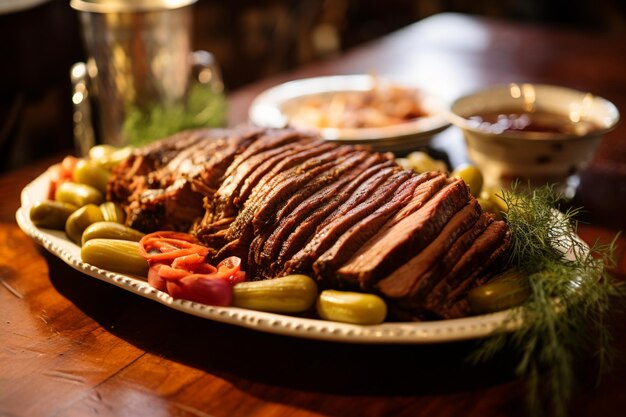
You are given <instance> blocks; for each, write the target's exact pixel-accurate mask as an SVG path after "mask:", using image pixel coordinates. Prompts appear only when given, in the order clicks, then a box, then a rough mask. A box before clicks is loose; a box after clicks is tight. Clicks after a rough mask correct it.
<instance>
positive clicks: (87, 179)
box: [74, 159, 111, 193]
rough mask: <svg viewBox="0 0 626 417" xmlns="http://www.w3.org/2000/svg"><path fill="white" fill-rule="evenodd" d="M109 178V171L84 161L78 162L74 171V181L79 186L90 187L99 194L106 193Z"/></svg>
mask: <svg viewBox="0 0 626 417" xmlns="http://www.w3.org/2000/svg"><path fill="white" fill-rule="evenodd" d="M110 176H111V173H110V172H109V171H107V170H106V169H104V168H102V167H101V166H99V165H98V164H96V163H94V162H92V161H88V160H86V159H81V160H80V161H78V163H77V164H76V168H75V169H74V181H76V182H77V183H79V184H87V185H91V186H92V187H93V188H95V189H97V190H98V191H100V192H101V193H105V192H106V190H107V184H108V183H109V177H110Z"/></svg>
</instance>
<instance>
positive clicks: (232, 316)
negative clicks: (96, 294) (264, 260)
mask: <svg viewBox="0 0 626 417" xmlns="http://www.w3.org/2000/svg"><path fill="white" fill-rule="evenodd" d="M49 181H50V176H49V173H48V172H45V173H43V174H42V175H40V176H39V177H38V178H36V179H35V180H34V181H33V182H31V183H30V184H29V185H27V186H26V187H25V188H24V189H23V190H22V194H21V207H20V208H19V209H18V210H17V213H16V219H17V223H18V225H19V226H20V228H21V229H22V230H23V231H24V232H25V233H26V234H27V235H29V236H30V237H32V238H33V239H34V240H35V241H36V242H37V243H39V244H41V245H42V246H43V247H44V248H46V249H47V250H48V251H50V252H51V253H52V254H54V255H55V256H57V257H58V258H60V259H61V260H63V261H64V262H65V263H67V264H68V265H69V266H71V267H72V268H75V269H77V270H78V271H81V272H83V273H85V274H86V275H88V276H91V277H93V278H97V279H99V280H102V281H105V282H108V283H110V284H113V285H116V286H118V287H120V288H122V289H124V290H126V291H130V292H133V293H135V294H138V295H140V296H142V297H146V298H149V299H152V300H155V301H157V302H159V303H161V304H164V305H166V306H168V307H170V308H173V309H176V310H180V311H183V312H185V313H188V314H192V315H195V316H199V317H203V318H206V319H210V320H215V321H218V322H223V323H228V324H232V325H237V326H242V327H246V328H249V329H254V330H258V331H262V332H267V333H275V334H281V335H286V336H293V337H301V338H309V339H317V340H327V341H334V342H344V343H378V344H425V343H441V342H452V341H459V340H466V339H476V338H482V337H486V336H488V335H489V334H490V333H492V332H493V331H495V330H498V329H503V328H504V327H507V328H512V327H514V326H515V324H514V323H513V322H512V321H511V320H510V318H511V312H510V311H503V312H499V313H495V314H486V315H481V316H474V317H468V318H462V319H455V320H440V321H429V322H389V323H383V324H379V325H372V326H362V325H354V324H345V323H337V322H331V321H324V320H317V319H310V318H302V317H294V316H288V315H282V314H274V313H265V312H259V311H253V310H246V309H242V308H236V307H213V306H207V305H203V304H199V303H195V302H191V301H187V300H180V299H176V300H175V299H173V298H172V297H170V296H169V295H168V294H166V293H164V292H161V291H158V290H156V289H154V288H153V287H151V286H150V285H148V283H147V282H146V281H145V280H144V279H141V278H139V277H132V276H128V275H123V274H118V273H115V272H111V271H106V270H103V269H100V268H96V267H95V266H92V265H90V264H88V263H85V262H83V261H82V260H81V257H80V248H79V247H78V246H77V245H75V244H74V243H73V242H71V241H70V240H69V239H68V238H67V237H66V235H65V233H64V232H61V231H54V230H49V229H39V228H37V227H36V226H35V225H34V224H33V223H32V222H31V220H30V217H29V212H30V209H31V207H32V206H33V204H34V203H35V202H36V201H38V200H43V199H45V196H46V195H47V192H48V185H49ZM503 326H504V327H503Z"/></svg>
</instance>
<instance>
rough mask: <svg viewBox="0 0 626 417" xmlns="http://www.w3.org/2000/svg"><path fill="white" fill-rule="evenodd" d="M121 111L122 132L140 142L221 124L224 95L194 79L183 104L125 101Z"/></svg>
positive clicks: (224, 102)
mask: <svg viewBox="0 0 626 417" xmlns="http://www.w3.org/2000/svg"><path fill="white" fill-rule="evenodd" d="M125 112H126V117H125V120H124V126H123V127H122V133H123V135H124V137H125V138H126V141H127V143H128V144H130V145H134V146H140V145H144V144H146V143H148V142H151V141H153V140H155V139H160V138H164V137H166V136H169V135H172V134H174V133H177V132H180V131H182V130H185V129H192V128H198V127H221V126H224V124H225V122H226V97H225V96H224V94H223V93H222V92H221V91H215V90H214V89H212V88H211V87H210V86H207V85H205V84H201V83H194V84H193V85H192V86H191V87H190V89H189V93H188V96H187V99H186V102H185V103H184V104H180V103H177V104H173V105H170V106H164V105H162V104H155V105H152V106H150V107H148V108H143V107H140V106H136V105H128V106H126V108H125Z"/></svg>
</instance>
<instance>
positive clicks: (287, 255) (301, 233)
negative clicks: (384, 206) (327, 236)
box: [276, 160, 398, 275]
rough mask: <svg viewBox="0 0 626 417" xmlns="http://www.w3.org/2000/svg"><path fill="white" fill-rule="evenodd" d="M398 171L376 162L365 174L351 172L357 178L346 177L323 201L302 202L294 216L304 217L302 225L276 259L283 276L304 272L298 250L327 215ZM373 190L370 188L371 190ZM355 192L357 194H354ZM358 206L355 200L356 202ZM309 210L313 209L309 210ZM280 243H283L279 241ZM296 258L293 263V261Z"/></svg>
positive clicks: (289, 238)
mask: <svg viewBox="0 0 626 417" xmlns="http://www.w3.org/2000/svg"><path fill="white" fill-rule="evenodd" d="M397 170H398V168H397V167H395V166H394V165H393V163H392V162H391V161H389V160H384V161H383V162H380V163H376V164H374V165H373V166H371V167H369V168H367V169H366V170H365V171H363V172H359V171H358V170H354V171H352V174H354V175H355V176H353V177H352V176H350V175H348V176H346V181H345V183H338V184H337V185H338V186H337V187H336V188H335V187H330V188H328V189H327V190H326V191H325V192H323V193H320V194H318V196H319V198H320V201H318V202H315V199H314V201H313V202H311V203H307V202H305V203H303V204H304V205H302V207H299V208H298V209H296V210H295V212H294V213H295V214H296V215H298V216H299V217H300V216H301V217H302V220H301V221H300V223H299V224H297V225H296V227H295V229H294V230H293V232H292V233H291V234H290V235H289V236H288V237H287V238H286V239H285V241H284V243H282V246H281V247H280V252H279V253H278V257H277V259H276V263H277V264H278V265H284V266H283V269H281V270H280V274H281V275H284V274H288V273H292V272H295V271H301V269H299V268H300V266H298V265H299V259H298V257H297V256H294V255H295V253H296V252H297V251H299V250H300V249H302V248H303V246H304V245H305V244H306V242H308V241H309V240H310V239H311V238H312V236H313V234H314V233H315V231H316V229H318V228H319V226H320V223H321V222H322V221H324V219H326V218H327V216H328V215H329V214H330V213H332V212H333V211H334V210H336V209H337V208H338V207H339V206H340V205H342V204H343V203H344V202H346V200H349V199H351V198H352V196H354V195H361V196H362V195H363V193H360V192H359V190H361V189H364V190H365V189H366V188H367V184H373V183H377V182H382V181H384V180H385V179H386V178H388V177H389V176H391V175H392V174H393V172H396V171H397ZM371 190H372V189H371V188H370V189H369V191H371ZM353 193H354V194H353ZM312 204H314V205H312ZM354 204H355V205H356V201H355V203H354ZM309 208H310V210H309ZM278 243H280V242H278ZM292 257H293V259H292V260H290V259H291V258H292Z"/></svg>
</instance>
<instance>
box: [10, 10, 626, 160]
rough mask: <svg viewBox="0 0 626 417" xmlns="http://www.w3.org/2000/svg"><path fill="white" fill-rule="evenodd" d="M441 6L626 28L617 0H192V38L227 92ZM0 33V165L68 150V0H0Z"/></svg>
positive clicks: (582, 26) (80, 50)
mask: <svg viewBox="0 0 626 417" xmlns="http://www.w3.org/2000/svg"><path fill="white" fill-rule="evenodd" d="M441 12H460V13H468V14H473V15H482V16H487V17H493V18H499V19H508V20H513V21H519V22H528V23H531V24H543V25H552V26H559V27H565V28H570V29H572V30H577V31H588V32H590V33H591V32H596V33H598V32H601V33H608V34H618V33H620V34H623V33H624V32H626V2H624V1H623V0H549V1H548V0H386V1H380V0H298V1H296V0H229V1H220V0H199V1H198V2H197V3H196V4H195V5H194V32H193V35H194V38H193V42H194V48H195V49H204V50H208V51H211V52H212V53H213V54H214V55H215V57H216V58H217V61H218V62H219V65H220V66H221V68H222V75H223V78H224V82H225V85H226V88H227V90H228V91H233V90H235V89H237V88H238V87H240V86H242V85H245V84H247V83H251V82H254V81H255V80H257V79H260V78H263V77H267V76H268V75H271V74H274V73H277V72H281V71H285V70H288V69H290V68H294V67H297V66H299V65H302V64H305V63H308V62H312V61H315V60H320V59H324V58H325V57H328V56H332V55H334V54H338V53H340V52H341V51H343V50H346V49H349V48H351V47H353V46H356V45H359V44H362V43H365V42H368V41H370V40H373V39H376V38H378V37H380V36H382V35H385V34H387V33H389V32H392V31H394V30H397V29H399V28H401V27H403V26H406V25H409V24H411V23H414V22H416V21H419V20H421V19H423V18H425V17H428V16H431V15H433V14H436V13H441ZM0 39H2V41H0V172H3V171H8V170H11V169H16V168H19V167H20V166H21V165H24V164H26V163H28V162H29V161H33V160H36V159H39V158H42V157H44V156H47V155H51V154H54V153H58V152H61V151H63V150H68V151H69V150H71V148H72V146H73V136H72V102H71V85H70V79H69V71H70V67H71V66H72V64H74V63H75V62H77V61H84V60H85V52H84V47H83V45H82V42H81V37H80V30H79V22H78V15H77V12H76V11H74V10H73V9H71V8H70V6H69V1H68V0H0ZM409 52H410V51H407V53H409ZM615 53H623V52H621V51H615ZM625 70H626V69H625Z"/></svg>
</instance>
